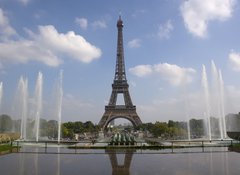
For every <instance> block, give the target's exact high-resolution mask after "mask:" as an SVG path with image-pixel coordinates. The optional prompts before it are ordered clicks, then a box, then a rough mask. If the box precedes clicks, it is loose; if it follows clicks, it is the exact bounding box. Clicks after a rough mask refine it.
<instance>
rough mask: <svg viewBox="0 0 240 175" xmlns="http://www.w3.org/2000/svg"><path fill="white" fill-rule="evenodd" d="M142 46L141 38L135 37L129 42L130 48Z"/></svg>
mask: <svg viewBox="0 0 240 175" xmlns="http://www.w3.org/2000/svg"><path fill="white" fill-rule="evenodd" d="M140 46H141V40H140V39H137V38H135V39H133V40H131V41H129V42H128V47H130V48H138V47H140Z"/></svg>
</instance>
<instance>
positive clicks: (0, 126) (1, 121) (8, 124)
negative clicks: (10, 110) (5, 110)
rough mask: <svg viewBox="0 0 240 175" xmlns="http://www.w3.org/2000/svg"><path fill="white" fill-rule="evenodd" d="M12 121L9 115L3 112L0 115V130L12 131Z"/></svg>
mask: <svg viewBox="0 0 240 175" xmlns="http://www.w3.org/2000/svg"><path fill="white" fill-rule="evenodd" d="M12 127H13V121H12V119H11V117H10V116H8V115H6V114H3V115H1V116H0V132H10V131H12Z"/></svg>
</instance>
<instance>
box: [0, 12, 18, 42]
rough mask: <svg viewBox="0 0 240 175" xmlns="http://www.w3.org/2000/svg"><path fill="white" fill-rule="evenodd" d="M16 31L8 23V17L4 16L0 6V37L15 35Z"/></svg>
mask: <svg viewBox="0 0 240 175" xmlns="http://www.w3.org/2000/svg"><path fill="white" fill-rule="evenodd" d="M16 34H17V33H16V31H15V30H14V29H13V28H12V27H11V25H10V24H9V20H8V18H7V17H6V16H5V14H4V12H3V10H2V9H1V8H0V37H1V39H3V38H7V37H9V36H12V35H16Z"/></svg>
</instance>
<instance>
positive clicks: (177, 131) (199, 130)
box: [139, 119, 204, 139]
mask: <svg viewBox="0 0 240 175" xmlns="http://www.w3.org/2000/svg"><path fill="white" fill-rule="evenodd" d="M189 127H190V130H191V136H192V137H201V136H203V135H204V124H203V120H196V119H191V120H190V121H189ZM139 129H141V130H144V131H149V132H150V133H151V134H152V135H153V137H161V138H166V139H167V138H168V139H169V138H172V139H178V138H179V139H184V138H187V137H188V133H187V132H188V127H187V122H178V121H173V120H169V121H168V122H159V121H157V122H155V123H154V124H153V123H145V124H142V125H141V126H140V127H139Z"/></svg>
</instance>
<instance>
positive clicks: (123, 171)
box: [105, 149, 136, 175]
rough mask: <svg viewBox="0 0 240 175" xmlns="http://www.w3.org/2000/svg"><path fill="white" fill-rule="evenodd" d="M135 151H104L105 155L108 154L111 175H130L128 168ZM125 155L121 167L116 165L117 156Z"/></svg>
mask: <svg viewBox="0 0 240 175" xmlns="http://www.w3.org/2000/svg"><path fill="white" fill-rule="evenodd" d="M135 151H136V150H134V149H126V150H123V151H121V152H120V150H116V149H106V150H105V153H107V154H108V156H109V159H110V161H111V165H112V175H130V171H129V169H130V167H131V162H132V157H133V153H134V152H135ZM118 153H121V154H125V158H124V162H123V165H119V164H118V159H117V154H118Z"/></svg>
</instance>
